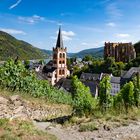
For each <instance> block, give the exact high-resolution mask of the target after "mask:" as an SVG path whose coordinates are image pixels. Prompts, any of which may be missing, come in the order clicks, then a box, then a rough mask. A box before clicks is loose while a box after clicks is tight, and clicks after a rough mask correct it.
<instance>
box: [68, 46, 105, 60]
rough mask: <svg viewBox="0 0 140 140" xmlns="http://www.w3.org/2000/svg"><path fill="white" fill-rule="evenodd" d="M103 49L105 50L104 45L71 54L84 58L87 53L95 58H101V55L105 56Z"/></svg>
mask: <svg viewBox="0 0 140 140" xmlns="http://www.w3.org/2000/svg"><path fill="white" fill-rule="evenodd" d="M103 51H104V47H99V48H92V49H86V50H82V51H80V52H78V53H74V54H69V55H70V56H76V57H79V58H83V57H84V56H85V55H92V56H93V57H95V58H101V57H103Z"/></svg>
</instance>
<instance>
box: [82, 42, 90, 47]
mask: <svg viewBox="0 0 140 140" xmlns="http://www.w3.org/2000/svg"><path fill="white" fill-rule="evenodd" d="M81 45H83V46H89V44H88V43H86V42H82V43H81Z"/></svg>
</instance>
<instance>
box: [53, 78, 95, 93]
mask: <svg viewBox="0 0 140 140" xmlns="http://www.w3.org/2000/svg"><path fill="white" fill-rule="evenodd" d="M71 82H72V80H71V79H65V78H63V79H60V80H59V81H58V82H57V83H56V85H55V86H56V87H57V88H59V89H65V90H66V91H69V92H71V91H72V85H71ZM81 82H82V83H83V84H84V85H85V86H87V87H89V88H90V92H91V93H92V95H95V93H96V82H94V81H81Z"/></svg>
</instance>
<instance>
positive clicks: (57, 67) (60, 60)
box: [43, 28, 70, 85]
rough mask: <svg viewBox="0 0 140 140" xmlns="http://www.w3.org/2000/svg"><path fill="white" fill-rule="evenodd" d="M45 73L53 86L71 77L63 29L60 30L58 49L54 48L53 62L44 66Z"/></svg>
mask: <svg viewBox="0 0 140 140" xmlns="http://www.w3.org/2000/svg"><path fill="white" fill-rule="evenodd" d="M43 73H44V75H45V76H46V79H47V80H48V81H50V83H51V84H52V85H55V84H56V83H57V82H58V81H59V80H60V79H62V78H66V77H67V76H69V75H70V72H69V70H68V69H67V48H66V47H65V48H64V46H63V40H62V34H61V28H59V32H58V37H57V42H56V47H54V48H53V60H52V61H50V62H49V63H48V64H47V65H45V66H44V68H43Z"/></svg>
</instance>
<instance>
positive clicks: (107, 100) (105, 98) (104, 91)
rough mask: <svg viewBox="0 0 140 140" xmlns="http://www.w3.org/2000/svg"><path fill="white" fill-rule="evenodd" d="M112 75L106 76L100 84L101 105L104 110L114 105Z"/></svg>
mask: <svg viewBox="0 0 140 140" xmlns="http://www.w3.org/2000/svg"><path fill="white" fill-rule="evenodd" d="M110 90H111V84H110V77H109V76H105V77H103V79H102V80H101V82H100V84H99V105H100V107H101V110H102V111H106V109H107V108H109V107H110V106H112V96H111V95H110Z"/></svg>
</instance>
